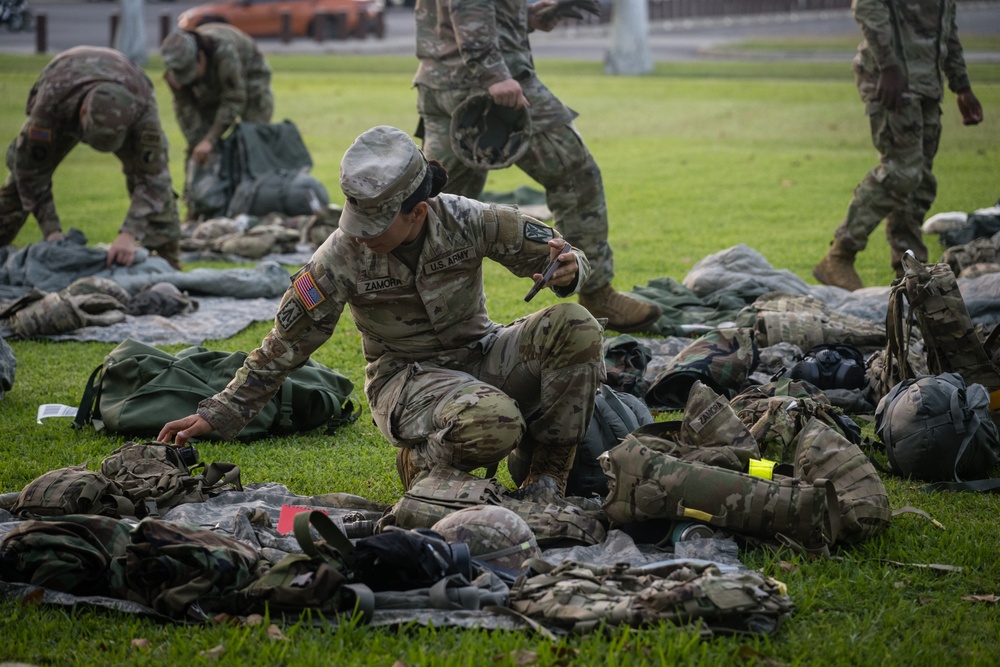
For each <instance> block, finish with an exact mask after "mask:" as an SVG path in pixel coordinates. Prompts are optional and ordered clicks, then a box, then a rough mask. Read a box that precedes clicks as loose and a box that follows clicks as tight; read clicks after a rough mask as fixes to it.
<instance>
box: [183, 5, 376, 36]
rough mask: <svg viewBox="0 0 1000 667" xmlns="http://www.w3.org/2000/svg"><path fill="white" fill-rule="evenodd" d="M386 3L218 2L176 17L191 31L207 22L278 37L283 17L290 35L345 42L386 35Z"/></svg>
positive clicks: (201, 6)
mask: <svg viewBox="0 0 1000 667" xmlns="http://www.w3.org/2000/svg"><path fill="white" fill-rule="evenodd" d="M384 11H385V4H384V1H383V0H217V1H216V2H210V3H208V4H204V5H198V6H196V7H192V8H191V9H188V10H186V11H184V12H181V15H180V16H179V17H177V25H178V26H180V27H181V28H182V29H186V30H190V29H192V28H195V27H197V26H200V25H203V24H205V23H213V22H214V23H228V24H230V25H233V26H235V27H237V28H239V29H240V30H242V31H243V32H245V33H247V34H248V35H250V36H251V37H278V36H280V35H281V28H282V17H283V16H284V15H285V14H288V16H289V18H290V24H289V28H290V36H293V37H305V36H308V37H315V36H318V35H319V34H320V32H319V31H321V30H322V31H323V32H322V35H323V36H325V37H332V38H337V39H343V38H346V37H365V36H367V35H368V34H373V35H375V36H377V37H382V36H384V34H385V22H384V16H383V12H384Z"/></svg>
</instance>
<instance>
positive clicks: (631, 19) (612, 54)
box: [604, 0, 653, 76]
mask: <svg viewBox="0 0 1000 667" xmlns="http://www.w3.org/2000/svg"><path fill="white" fill-rule="evenodd" d="M604 71H605V72H606V73H608V74H618V75H626V76H627V75H635V74H648V73H649V72H652V71H653V56H652V54H651V53H650V50H649V7H648V6H647V5H646V0H614V6H613V7H612V11H611V46H610V48H609V49H608V51H607V53H605V54H604Z"/></svg>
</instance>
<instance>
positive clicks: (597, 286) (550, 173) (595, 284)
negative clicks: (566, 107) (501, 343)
mask: <svg viewBox="0 0 1000 667" xmlns="http://www.w3.org/2000/svg"><path fill="white" fill-rule="evenodd" d="M517 166H518V168H519V169H521V170H522V171H524V172H525V173H526V174H528V175H529V176H531V177H532V178H533V179H535V180H536V181H538V183H540V184H541V185H542V187H544V188H545V198H546V203H547V204H548V207H549V210H551V211H552V217H553V225H554V226H555V228H556V229H557V230H559V233H560V234H562V235H563V236H564V237H566V240H567V241H569V242H570V243H572V244H573V245H574V246H576V247H578V248H580V249H582V250H583V251H584V253H586V255H587V259H589V260H590V267H591V270H592V273H591V275H590V278H588V279H587V282H586V284H584V285H583V287H582V288H581V294H580V303H581V304H583V306H584V307H585V308H587V309H588V310H589V311H590V312H591V313H592V314H593V315H594V316H595V317H603V318H607V320H608V327H609V328H611V329H615V330H616V331H622V332H629V331H643V330H646V329H648V328H649V327H650V326H651V325H653V324H654V323H655V322H656V321H657V320H658V319H659V318H660V315H661V310H660V308H659V307H657V306H656V305H654V304H652V303H648V302H645V301H640V300H638V299H633V298H631V297H629V296H626V295H624V294H621V293H619V292H616V291H615V290H614V288H613V287H612V286H611V279H612V278H613V277H614V261H613V252H612V250H611V246H610V245H609V244H608V206H607V202H606V200H605V198H604V182H603V180H602V178H601V170H600V168H599V167H598V166H597V162H596V161H595V160H594V156H593V155H591V153H590V151H589V150H587V147H586V145H584V143H583V139H582V138H581V137H580V135H579V133H578V132H577V131H576V129H575V128H574V127H573V126H572V125H571V124H559V125H555V126H553V127H549V128H547V129H544V130H542V131H539V132H537V133H535V134H533V135H532V137H531V145H530V146H529V148H528V152H527V153H526V154H525V155H524V157H522V158H521V159H520V160H518V161H517Z"/></svg>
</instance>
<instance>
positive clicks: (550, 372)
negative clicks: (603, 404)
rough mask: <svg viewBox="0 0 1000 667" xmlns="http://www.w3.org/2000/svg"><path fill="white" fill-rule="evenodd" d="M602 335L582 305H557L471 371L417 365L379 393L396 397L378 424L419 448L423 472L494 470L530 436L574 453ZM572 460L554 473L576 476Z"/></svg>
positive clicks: (415, 455)
mask: <svg viewBox="0 0 1000 667" xmlns="http://www.w3.org/2000/svg"><path fill="white" fill-rule="evenodd" d="M601 337H602V332H601V329H600V325H598V323H597V321H596V320H594V318H593V317H592V316H591V315H590V313H589V312H587V311H586V310H585V309H584V308H583V307H582V306H580V305H578V304H575V303H562V304H558V305H555V306H550V307H549V308H546V309H544V310H542V311H539V312H538V313H535V314H534V315H530V316H528V317H526V318H523V319H521V320H518V321H516V322H514V323H512V324H511V325H509V326H507V327H505V328H504V329H502V330H501V331H499V332H498V333H497V334H496V336H495V337H494V338H493V340H492V341H491V343H490V344H489V347H488V349H487V350H486V352H485V353H484V354H483V355H482V357H481V358H480V359H478V360H476V361H473V362H470V364H469V366H468V368H467V369H466V370H468V371H469V372H464V371H461V370H454V369H450V368H442V367H440V366H429V365H425V364H412V365H411V366H410V367H409V368H408V369H407V370H406V371H404V372H402V373H400V374H399V376H398V377H396V378H393V379H392V380H390V381H389V382H388V383H386V385H385V386H384V387H382V389H381V390H380V392H379V394H380V397H384V396H392V395H394V394H395V393H396V392H398V398H396V399H395V407H394V408H392V411H391V415H389V416H388V423H386V419H385V418H384V417H382V415H379V414H375V411H374V410H373V414H374V415H375V419H376V423H377V424H378V426H379V429H380V430H381V431H382V432H383V433H384V434H385V436H386V437H387V438H388V439H389V441H390V442H392V443H393V444H394V445H396V446H400V447H410V448H411V450H410V462H411V464H413V465H414V466H415V467H417V468H418V469H420V470H428V469H430V468H431V467H433V466H434V465H435V464H438V463H443V464H445V465H450V466H452V467H455V468H458V469H459V470H466V471H469V470H475V469H476V468H479V467H484V466H489V465H491V464H494V463H497V462H498V461H500V460H501V459H502V458H504V457H505V456H506V455H507V454H508V453H509V452H510V451H511V450H512V449H513V448H514V447H515V446H516V445H517V444H518V442H520V440H521V438H522V436H525V435H526V436H527V437H530V438H531V439H532V441H533V442H534V443H537V444H538V446H540V447H543V448H545V447H550V446H551V447H552V448H553V449H554V450H555V449H560V448H561V449H562V450H564V449H565V448H566V447H567V446H569V447H572V448H573V449H574V450H575V446H576V444H577V443H578V442H580V441H581V440H582V439H583V436H584V434H585V433H586V431H587V427H588V426H589V425H590V419H591V416H592V415H593V410H594V396H595V394H596V392H597V386H598V384H599V382H600V381H601V379H602V378H603V372H604V361H603V358H602V357H601ZM380 397H376V401H375V402H376V403H378V402H380V400H384V399H381V398H380ZM572 462H573V460H572V452H570V455H569V460H567V461H559V462H557V463H555V465H556V466H557V467H558V468H559V469H560V470H561V469H563V468H564V469H565V471H566V472H567V473H568V472H569V466H570V465H571V464H572Z"/></svg>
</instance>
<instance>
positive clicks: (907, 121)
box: [834, 97, 941, 252]
mask: <svg viewBox="0 0 1000 667" xmlns="http://www.w3.org/2000/svg"><path fill="white" fill-rule="evenodd" d="M940 114H941V109H940V103H939V101H938V100H926V99H923V98H919V97H913V98H907V99H906V100H905V101H904V103H903V106H902V108H901V109H900V110H899V111H898V112H895V113H893V112H890V111H887V110H886V109H884V108H882V107H880V106H879V107H876V108H875V109H874V110H873V111H872V112H871V114H870V115H869V122H870V123H871V131H872V143H873V144H874V145H875V148H876V149H878V152H879V165H878V166H877V167H875V168H874V169H872V170H871V171H870V172H868V174H867V175H866V176H865V177H864V179H863V180H862V181H861V183H859V184H858V187H857V188H855V190H854V197H853V198H852V199H851V203H850V205H849V206H848V208H847V215H846V216H845V218H844V221H843V222H842V223H840V226H839V227H838V228H837V230H836V232H834V236H835V237H836V238H837V240H838V241H839V242H840V244H841V245H842V246H843V247H844V248H845V249H847V250H851V251H854V252H860V251H862V250H864V249H865V247H866V246H867V245H868V237H869V236H870V235H871V233H872V231H873V230H874V229H875V228H876V227H877V226H878V224H879V223H880V222H881V221H882V219H883V218H885V217H886V216H888V215H890V214H892V213H903V212H906V211H908V210H909V209H911V208H912V209H913V211H917V210H919V209H920V207H921V206H923V203H925V202H927V206H928V207H929V206H930V203H929V202H928V197H929V198H930V202H933V200H934V193H935V191H936V182H935V181H934V177H933V175H932V174H931V167H932V164H933V158H934V154H935V153H936V152H937V144H938V137H940V134H941V123H940ZM928 151H930V153H928ZM925 212H926V209H924V210H923V211H921V212H920V216H921V218H922V217H923V213H925ZM907 219H909V214H907ZM890 226H893V227H905V228H907V229H909V227H910V225H909V223H906V224H903V223H899V222H897V223H894V224H893V225H887V229H886V234H887V235H892V236H891V237H890V245H892V244H893V243H896V239H898V243H899V244H905V243H909V242H912V236H913V234H912V231H908V232H905V233H900V234H899V236H896V232H897V229H895V228H894V229H890V228H889V227H890Z"/></svg>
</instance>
